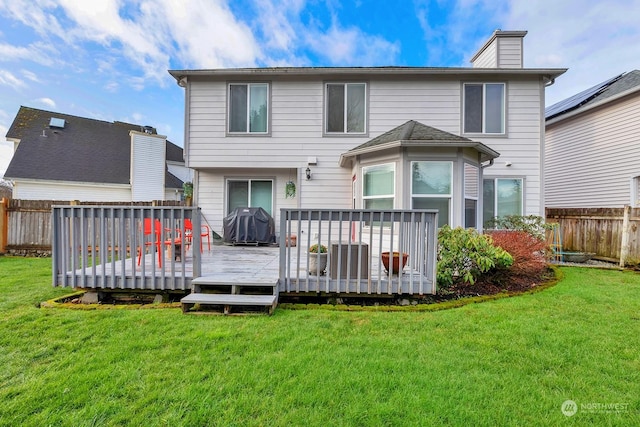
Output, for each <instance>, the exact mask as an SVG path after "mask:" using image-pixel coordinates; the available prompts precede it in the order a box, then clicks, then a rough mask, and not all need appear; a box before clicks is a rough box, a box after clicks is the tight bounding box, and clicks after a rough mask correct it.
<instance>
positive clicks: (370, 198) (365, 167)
mask: <svg viewBox="0 0 640 427" xmlns="http://www.w3.org/2000/svg"><path fill="white" fill-rule="evenodd" d="M386 165H391V167H392V168H393V194H383V195H376V196H365V195H364V185H365V181H366V180H365V178H364V177H365V174H366V170H367V169H370V168H374V167H379V166H386ZM396 184H397V177H396V164H395V162H387V163H378V164H373V165H368V166H363V167H362V184H361V190H362V208H363V209H364V205H365V203H364V202H365V200H375V199H393V208H392V209H395V208H396Z"/></svg>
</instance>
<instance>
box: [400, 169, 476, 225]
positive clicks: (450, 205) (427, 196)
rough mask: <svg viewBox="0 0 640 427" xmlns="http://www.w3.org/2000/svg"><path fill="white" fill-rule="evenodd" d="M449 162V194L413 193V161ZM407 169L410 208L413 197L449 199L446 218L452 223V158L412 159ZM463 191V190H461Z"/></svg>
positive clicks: (448, 222)
mask: <svg viewBox="0 0 640 427" xmlns="http://www.w3.org/2000/svg"><path fill="white" fill-rule="evenodd" d="M445 162H447V163H449V167H450V169H451V185H450V189H451V191H450V192H449V194H414V193H413V164H414V163H445ZM409 171H410V173H411V178H410V180H409V184H410V187H411V193H410V195H409V196H410V198H411V209H414V207H413V199H414V197H415V198H420V199H449V218H448V220H447V224H449V225H451V224H453V209H452V201H453V161H452V160H413V161H412V162H411V164H410V165H409ZM463 191H464V190H463ZM438 215H440V213H438Z"/></svg>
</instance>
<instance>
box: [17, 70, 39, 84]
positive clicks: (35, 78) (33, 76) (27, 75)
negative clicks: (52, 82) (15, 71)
mask: <svg viewBox="0 0 640 427" xmlns="http://www.w3.org/2000/svg"><path fill="white" fill-rule="evenodd" d="M20 72H21V73H22V75H23V76H24V77H25V78H26V79H27V80H31V81H32V82H35V83H42V82H41V81H40V79H39V78H38V76H37V75H36V73H34V72H33V71H29V70H24V69H22V70H20Z"/></svg>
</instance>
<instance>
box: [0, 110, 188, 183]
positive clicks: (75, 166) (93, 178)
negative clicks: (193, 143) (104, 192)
mask: <svg viewBox="0 0 640 427" xmlns="http://www.w3.org/2000/svg"><path fill="white" fill-rule="evenodd" d="M52 117H55V118H60V119H63V120H64V121H65V125H64V128H55V127H50V126H49V122H50V120H51V118H52ZM131 130H134V131H142V130H143V127H142V126H140V125H135V124H131V123H124V122H113V123H111V122H106V121H102V120H95V119H88V118H84V117H77V116H72V115H69V114H62V113H57V112H52V111H45V110H39V109H35V108H30V107H24V106H23V107H20V110H19V111H18V114H17V115H16V118H15V119H14V120H13V123H12V124H11V127H10V128H9V131H8V132H7V135H6V136H7V138H12V139H19V140H20V144H19V145H18V149H17V150H16V152H15V153H14V155H13V158H12V159H11V163H10V164H9V167H8V168H7V171H6V172H5V177H7V178H23V179H42V180H54V181H74V182H92V183H109V184H129V173H130V167H131V151H130V143H131V137H130V135H129V132H130V131H131ZM43 135H46V136H43ZM166 156H167V160H173V161H177V162H182V161H183V157H182V148H180V147H178V146H176V145H175V144H173V143H171V142H170V141H167V144H166ZM165 186H166V188H181V187H182V181H180V180H179V179H178V178H176V177H175V176H173V175H172V174H170V173H169V172H168V171H167V172H166V176H165Z"/></svg>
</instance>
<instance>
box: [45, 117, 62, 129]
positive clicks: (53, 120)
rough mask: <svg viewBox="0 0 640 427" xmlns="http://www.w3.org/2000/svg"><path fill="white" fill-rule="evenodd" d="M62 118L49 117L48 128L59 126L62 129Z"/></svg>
mask: <svg viewBox="0 0 640 427" xmlns="http://www.w3.org/2000/svg"><path fill="white" fill-rule="evenodd" d="M64 123H65V122H64V119H58V118H56V117H51V121H50V122H49V127H50V128H60V129H64Z"/></svg>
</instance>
